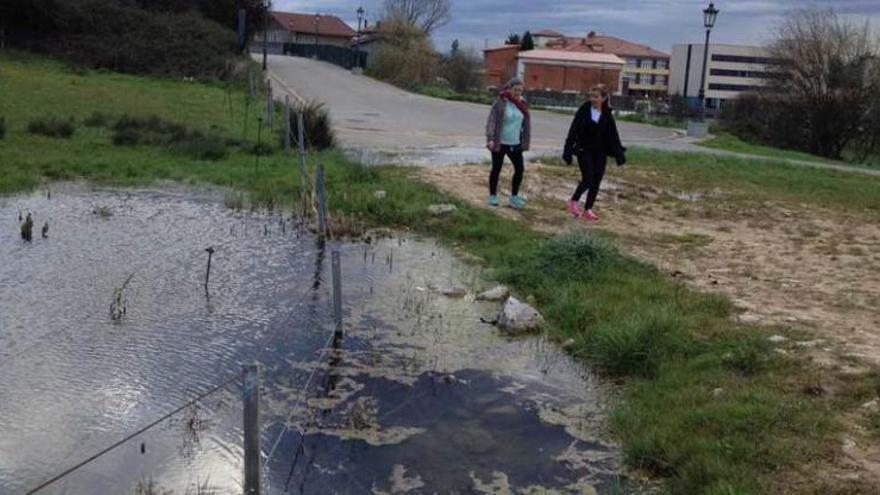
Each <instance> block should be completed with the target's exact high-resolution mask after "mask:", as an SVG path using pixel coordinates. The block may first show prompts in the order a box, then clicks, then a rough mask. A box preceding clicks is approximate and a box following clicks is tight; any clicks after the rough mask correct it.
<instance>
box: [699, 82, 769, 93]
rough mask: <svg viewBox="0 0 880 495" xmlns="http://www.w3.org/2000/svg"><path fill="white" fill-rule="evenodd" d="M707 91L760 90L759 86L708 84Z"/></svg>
mask: <svg viewBox="0 0 880 495" xmlns="http://www.w3.org/2000/svg"><path fill="white" fill-rule="evenodd" d="M709 89H714V90H715V91H757V90H759V89H763V88H761V86H749V85H746V84H715V83H712V84H709Z"/></svg>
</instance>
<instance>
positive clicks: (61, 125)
mask: <svg viewBox="0 0 880 495" xmlns="http://www.w3.org/2000/svg"><path fill="white" fill-rule="evenodd" d="M75 129H76V127H75V126H74V122H73V117H68V118H66V119H62V118H59V117H54V116H53V117H41V118H38V119H34V120H32V121H31V122H30V123H29V124H28V132H30V133H31V134H39V135H41V136H47V137H54V138H63V139H69V138H70V137H71V136H73V132H74V130H75Z"/></svg>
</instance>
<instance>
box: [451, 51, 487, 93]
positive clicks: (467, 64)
mask: <svg viewBox="0 0 880 495" xmlns="http://www.w3.org/2000/svg"><path fill="white" fill-rule="evenodd" d="M482 68H483V61H482V59H481V58H480V56H479V54H478V53H477V52H476V51H475V50H474V49H473V48H470V49H467V50H456V51H455V52H454V53H452V54H451V55H450V56H449V57H448V58H446V59H445V60H443V62H442V63H441V65H440V75H441V76H442V77H443V78H444V79H446V80H447V81H449V85H450V86H451V87H452V89H454V90H455V91H457V92H459V93H466V92H468V91H472V90H474V89H478V88H480V87H482V86H483V75H482V73H481V69H482Z"/></svg>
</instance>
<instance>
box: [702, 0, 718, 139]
mask: <svg viewBox="0 0 880 495" xmlns="http://www.w3.org/2000/svg"><path fill="white" fill-rule="evenodd" d="M717 18H718V9H716V8H715V3H714V2H709V7H707V8H706V9H704V10H703V26H704V27H705V28H706V44H705V46H704V47H703V75H702V77H701V78H700V95H699V98H700V122H705V121H706V70H707V69H708V67H707V64H708V60H709V34H710V33H711V32H712V28H713V27H715V20H716V19H717Z"/></svg>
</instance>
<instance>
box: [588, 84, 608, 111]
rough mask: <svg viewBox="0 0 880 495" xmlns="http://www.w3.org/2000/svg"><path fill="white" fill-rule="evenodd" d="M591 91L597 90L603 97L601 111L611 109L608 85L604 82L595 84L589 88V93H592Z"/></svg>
mask: <svg viewBox="0 0 880 495" xmlns="http://www.w3.org/2000/svg"><path fill="white" fill-rule="evenodd" d="M593 91H597V92H598V93H599V94H601V95H602V97H603V98H605V101H604V102H602V111H603V112H610V111H611V95H610V94H608V86H606V85H604V84H596V85H595V86H593V87H592V88H590V94H591V95H592V94H593Z"/></svg>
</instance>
